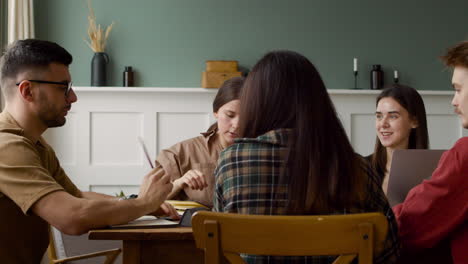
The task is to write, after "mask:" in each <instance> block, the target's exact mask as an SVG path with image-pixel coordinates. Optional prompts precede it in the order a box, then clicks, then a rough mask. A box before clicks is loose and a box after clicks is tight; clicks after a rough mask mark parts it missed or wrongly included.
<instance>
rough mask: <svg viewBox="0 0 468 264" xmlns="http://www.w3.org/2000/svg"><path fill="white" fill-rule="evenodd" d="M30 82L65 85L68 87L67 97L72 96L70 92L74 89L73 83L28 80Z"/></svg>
mask: <svg viewBox="0 0 468 264" xmlns="http://www.w3.org/2000/svg"><path fill="white" fill-rule="evenodd" d="M27 81H30V82H36V83H48V84H57V85H63V86H65V87H67V89H66V90H65V97H68V94H70V91H71V89H72V82H50V81H41V80H27ZM20 83H21V82H19V83H17V84H16V85H20Z"/></svg>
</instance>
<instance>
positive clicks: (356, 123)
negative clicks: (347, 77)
mask: <svg viewBox="0 0 468 264" xmlns="http://www.w3.org/2000/svg"><path fill="white" fill-rule="evenodd" d="M73 89H74V91H75V93H76V94H77V96H78V101H77V102H76V103H75V104H73V106H72V110H71V112H70V113H69V115H68V117H67V124H66V125H65V126H63V127H61V128H55V129H49V130H48V131H47V132H46V134H45V137H46V139H47V140H48V141H49V143H50V144H51V145H52V146H53V147H54V149H55V150H56V152H57V155H58V156H59V159H60V161H61V164H62V166H63V167H64V169H65V170H66V171H67V173H68V175H69V176H70V178H71V179H72V180H73V181H74V182H75V183H76V184H77V185H78V187H79V188H80V189H82V190H91V191H98V192H103V193H109V194H113V193H116V192H118V191H120V190H124V191H125V192H127V193H129V192H130V193H132V192H137V191H138V185H139V183H140V182H141V180H142V178H143V176H144V175H145V174H146V173H147V172H148V171H149V165H148V163H147V161H146V159H145V158H144V156H143V152H142V150H141V148H140V146H139V145H138V141H137V138H138V137H142V138H143V139H144V140H145V142H146V145H147V147H148V150H149V153H150V155H151V157H152V158H153V159H154V158H155V157H156V155H157V153H158V152H159V151H160V150H161V149H164V148H167V147H169V146H171V145H173V144H175V143H176V142H178V141H181V140H183V139H187V138H191V137H194V136H197V135H198V134H199V133H200V132H202V131H205V130H206V129H207V128H208V126H209V125H210V124H211V123H213V122H215V119H214V117H213V115H212V101H213V98H214V96H215V95H216V92H217V89H205V88H152V87H151V88H150V87H74V88H73ZM328 91H329V94H330V96H331V98H332V100H333V102H334V104H335V107H336V110H337V112H338V114H339V116H340V119H341V120H342V122H343V126H344V127H345V129H346V132H347V134H348V136H349V138H350V140H351V142H352V144H353V146H354V148H355V150H356V151H357V152H358V153H360V154H362V155H367V154H370V153H371V152H372V150H373V146H374V142H375V128H374V112H375V98H376V96H377V95H378V94H379V93H380V91H379V90H328ZM419 92H420V94H421V95H422V97H423V99H424V102H425V105H426V112H427V116H428V126H429V136H430V142H431V148H434V149H447V148H450V146H452V145H453V143H454V142H455V141H456V140H457V139H458V138H460V137H462V136H468V133H467V130H463V129H462V127H461V124H460V121H459V119H458V117H457V116H456V115H455V114H454V113H453V107H452V106H451V104H450V102H451V100H452V96H453V92H452V91H419Z"/></svg>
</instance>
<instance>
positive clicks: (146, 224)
mask: <svg viewBox="0 0 468 264" xmlns="http://www.w3.org/2000/svg"><path fill="white" fill-rule="evenodd" d="M178 225H179V221H172V220H167V219H165V218H158V217H155V216H152V215H144V216H142V217H140V218H138V219H135V220H133V221H130V222H128V223H126V224H122V225H113V226H111V227H110V228H158V227H171V226H178Z"/></svg>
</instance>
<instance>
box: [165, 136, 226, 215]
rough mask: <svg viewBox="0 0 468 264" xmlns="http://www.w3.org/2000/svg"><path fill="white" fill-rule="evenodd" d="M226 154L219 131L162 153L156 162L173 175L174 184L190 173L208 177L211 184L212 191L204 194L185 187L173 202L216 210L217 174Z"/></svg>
mask: <svg viewBox="0 0 468 264" xmlns="http://www.w3.org/2000/svg"><path fill="white" fill-rule="evenodd" d="M222 150H223V147H222V145H221V142H220V140H219V134H218V133H216V130H211V131H209V132H206V133H202V135H201V136H198V137H195V138H191V139H188V140H185V141H182V142H180V143H177V144H175V145H174V146H172V147H170V148H169V149H164V150H162V151H161V152H160V153H159V155H158V157H157V158H156V166H157V167H159V168H160V169H161V170H164V171H165V173H167V174H169V175H171V180H172V181H174V180H176V179H178V178H180V177H182V176H184V174H185V173H186V172H187V171H189V170H193V169H196V170H199V171H200V172H202V173H203V175H205V180H206V182H207V183H208V187H207V188H205V189H203V190H201V191H199V190H192V189H190V188H188V187H185V188H184V190H182V191H180V192H179V193H178V194H177V195H176V196H175V197H173V199H178V200H191V201H196V202H199V203H202V204H204V205H208V206H210V207H211V206H213V192H214V182H215V179H214V175H213V172H214V169H215V168H216V165H217V161H218V157H219V153H220V152H221V151H222Z"/></svg>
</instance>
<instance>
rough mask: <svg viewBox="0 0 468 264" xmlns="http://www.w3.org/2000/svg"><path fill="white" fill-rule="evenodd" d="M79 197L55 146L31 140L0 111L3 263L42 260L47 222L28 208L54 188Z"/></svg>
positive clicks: (0, 257)
mask: <svg viewBox="0 0 468 264" xmlns="http://www.w3.org/2000/svg"><path fill="white" fill-rule="evenodd" d="M63 190H65V191H67V192H68V193H70V194H71V195H74V196H79V194H80V191H79V190H78V189H77V188H76V186H75V185H74V184H73V183H72V182H71V181H70V179H69V178H68V177H67V175H66V174H65V172H64V171H63V169H62V168H61V167H60V164H59V161H58V159H57V157H56V156H55V152H54V151H53V149H52V148H51V147H50V146H49V145H48V144H47V143H46V141H45V140H44V139H43V138H40V139H39V140H38V141H37V142H32V141H31V140H29V139H28V138H26V137H24V131H23V129H22V128H21V127H20V126H19V125H18V123H17V122H16V121H15V120H14V118H13V117H12V116H11V115H10V114H9V113H8V112H6V111H3V112H2V113H1V114H0V262H1V263H40V261H41V258H42V256H43V255H44V252H45V250H46V248H47V245H48V243H49V235H48V224H47V222H46V221H44V220H43V219H42V218H40V217H38V216H37V215H35V214H34V213H33V212H32V211H30V210H29V209H30V208H31V207H32V206H33V205H34V203H35V202H37V201H38V200H39V199H41V198H42V197H44V196H45V195H47V194H49V193H51V192H54V191H63Z"/></svg>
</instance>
